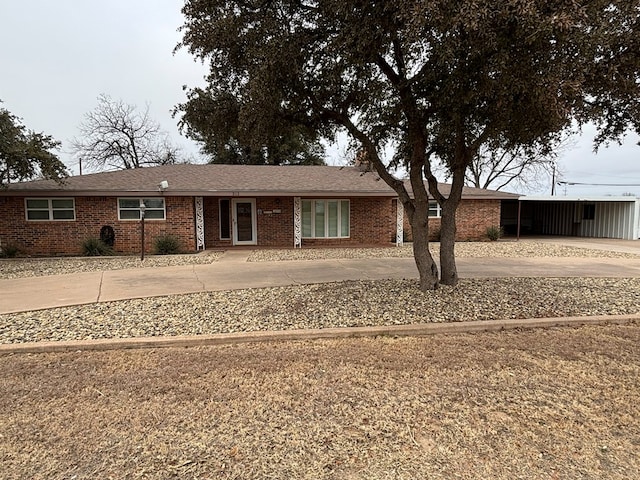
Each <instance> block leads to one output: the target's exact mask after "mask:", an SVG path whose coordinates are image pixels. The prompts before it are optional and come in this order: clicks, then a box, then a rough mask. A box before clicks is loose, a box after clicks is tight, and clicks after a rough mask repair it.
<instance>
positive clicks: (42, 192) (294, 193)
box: [0, 165, 517, 255]
mask: <svg viewBox="0 0 640 480" xmlns="http://www.w3.org/2000/svg"><path fill="white" fill-rule="evenodd" d="M443 187H445V188H444V189H445V191H446V185H444V186H443ZM512 198H517V196H516V195H513V194H508V193H503V192H495V191H490V190H480V189H474V188H466V189H465V191H464V194H463V200H462V202H461V205H460V208H459V214H458V236H459V239H460V240H477V239H482V238H483V237H484V236H485V231H486V228H487V227H488V226H492V225H499V224H500V208H501V201H502V200H503V199H512ZM140 202H144V205H145V206H146V211H145V240H146V245H145V249H146V250H147V251H152V249H153V242H154V239H155V238H157V237H158V236H162V235H174V236H176V237H178V238H179V239H180V242H181V244H182V247H183V249H184V250H185V251H191V252H195V251H198V250H203V249H206V248H224V247H231V246H236V245H238V246H239V245H255V246H258V247H306V246H316V245H328V246H336V245H341V246H350V245H351V246H355V245H379V246H381V245H384V246H387V245H391V244H393V243H397V244H400V243H402V241H403V232H405V231H406V232H410V228H409V226H408V222H407V220H406V218H405V215H404V209H402V208H401V209H398V201H397V196H396V194H395V192H394V191H393V190H392V189H391V188H389V187H388V186H387V185H386V184H385V183H384V181H382V180H380V178H379V177H378V176H377V174H375V173H374V172H364V171H362V170H361V169H359V168H357V167H329V166H309V167H300V166H249V165H167V166H160V167H150V168H141V169H135V170H123V171H116V172H104V173H95V174H90V175H83V176H74V177H69V178H67V179H66V180H65V181H64V182H63V183H61V184H59V183H56V182H54V181H52V180H37V181H32V182H23V183H16V184H11V185H8V186H7V188H4V189H0V245H2V244H9V243H12V244H14V245H16V246H18V247H19V248H20V249H21V250H22V251H23V252H24V253H26V254H28V255H78V254H80V253H81V244H82V242H83V241H84V240H86V239H87V238H90V237H99V236H100V231H101V229H102V227H104V226H110V227H111V228H112V229H113V232H114V233H115V241H114V249H115V251H116V252H118V253H123V254H133V253H137V252H139V250H140V240H141V235H140V234H141V228H140V224H141V222H140V215H141V212H140ZM431 215H432V217H433V218H432V221H431V222H430V226H431V227H430V228H432V229H433V230H432V231H434V232H435V231H437V230H438V228H439V216H440V211H439V207H438V205H437V204H436V203H435V202H434V203H433V204H432V209H431ZM407 237H408V238H409V239H410V235H408V236H407V235H406V234H405V235H404V238H405V239H407Z"/></svg>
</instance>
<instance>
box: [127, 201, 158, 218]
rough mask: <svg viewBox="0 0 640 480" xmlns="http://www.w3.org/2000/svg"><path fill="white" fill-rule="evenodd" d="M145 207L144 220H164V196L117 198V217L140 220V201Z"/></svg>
mask: <svg viewBox="0 0 640 480" xmlns="http://www.w3.org/2000/svg"><path fill="white" fill-rule="evenodd" d="M141 200H142V201H143V202H144V206H145V207H147V208H146V210H145V212H144V219H145V220H164V219H165V208H164V198H119V199H118V219H119V220H140V201H141Z"/></svg>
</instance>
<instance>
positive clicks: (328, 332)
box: [0, 314, 640, 355]
mask: <svg viewBox="0 0 640 480" xmlns="http://www.w3.org/2000/svg"><path fill="white" fill-rule="evenodd" d="M638 321H640V314H634V315H599V316H592V317H558V318H532V319H524V320H484V321H474V322H450V323H426V324H414V325H390V326H380V327H345V328H321V329H308V330H281V331H272V332H240V333H220V334H215V335H193V336H177V337H137V338H116V339H100V340H73V341H60V342H33V343H15V344H4V345H0V355H11V354H19V353H51V352H72V351H85V350H86V351H103V350H124V349H138V348H164V347H196V346H211V345H233V344H240V343H262V342H280V341H301V340H320V339H337V338H358V337H378V336H389V337H409V336H415V337H417V336H425V335H436V334H456V333H472V332H490V331H500V330H513V329H531V328H549V327H578V326H582V325H607V324H627V323H632V322H638Z"/></svg>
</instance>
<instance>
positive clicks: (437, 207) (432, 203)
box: [429, 200, 442, 218]
mask: <svg viewBox="0 0 640 480" xmlns="http://www.w3.org/2000/svg"><path fill="white" fill-rule="evenodd" d="M434 208H435V211H436V214H435V215H431V210H433V209H434ZM441 216H442V207H441V206H440V204H439V203H438V202H437V201H435V200H429V218H440V217H441Z"/></svg>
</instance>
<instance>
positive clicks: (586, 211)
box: [582, 203, 596, 220]
mask: <svg viewBox="0 0 640 480" xmlns="http://www.w3.org/2000/svg"><path fill="white" fill-rule="evenodd" d="M595 218H596V204H595V203H586V204H585V205H583V207H582V219H583V220H593V219H595Z"/></svg>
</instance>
